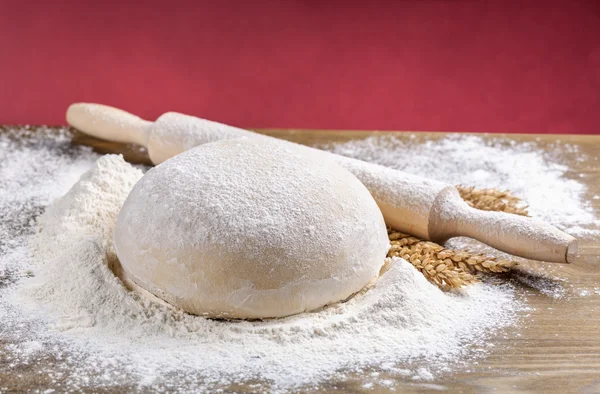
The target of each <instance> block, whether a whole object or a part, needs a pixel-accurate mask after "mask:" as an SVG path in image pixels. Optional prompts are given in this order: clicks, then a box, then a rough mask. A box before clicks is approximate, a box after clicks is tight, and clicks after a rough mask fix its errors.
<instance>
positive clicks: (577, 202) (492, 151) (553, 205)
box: [330, 135, 600, 237]
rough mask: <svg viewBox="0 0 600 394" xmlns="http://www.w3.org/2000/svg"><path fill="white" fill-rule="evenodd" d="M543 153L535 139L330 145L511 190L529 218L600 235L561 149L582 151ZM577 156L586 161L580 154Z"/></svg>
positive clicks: (453, 179)
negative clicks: (526, 205)
mask: <svg viewBox="0 0 600 394" xmlns="http://www.w3.org/2000/svg"><path fill="white" fill-rule="evenodd" d="M559 148H560V149H554V150H552V149H551V150H550V152H549V153H547V154H542V153H540V150H539V149H538V148H537V147H536V143H535V142H524V143H515V142H514V141H505V140H492V141H491V142H487V143H486V142H484V141H483V140H482V139H481V138H480V137H477V136H468V135H463V136H460V135H455V136H452V137H447V138H443V139H440V140H437V141H426V142H424V143H416V142H415V143H413V142H410V141H406V140H400V139H396V138H393V137H392V136H380V137H370V138H367V139H364V140H355V141H350V142H347V143H344V144H338V145H335V146H332V147H330V149H331V150H332V151H333V152H334V153H338V154H341V155H344V156H350V157H353V158H357V159H361V160H365V161H369V162H372V163H376V164H380V165H384V166H387V167H391V168H395V169H397V170H402V171H406V172H408V173H411V174H418V175H421V176H425V177H429V178H433V179H436V180H439V181H442V182H446V183H450V184H452V185H465V186H475V187H478V188H498V189H501V190H510V191H511V192H512V193H513V194H514V195H516V196H518V197H520V198H522V199H523V200H524V201H526V202H527V204H528V205H529V213H530V215H531V216H533V217H536V218H539V219H541V220H544V221H546V222H548V223H551V224H553V225H555V226H557V227H558V228H560V229H561V230H563V231H566V232H567V233H569V234H571V235H573V236H576V237H589V236H598V235H600V220H599V219H598V218H597V217H596V216H595V214H594V211H593V209H592V206H591V204H590V203H589V199H588V198H586V195H585V193H586V192H587V189H586V187H585V185H584V184H582V183H581V182H579V181H578V180H577V179H571V178H573V177H569V176H568V175H572V174H569V173H568V172H569V168H568V167H567V166H566V165H564V164H562V163H560V157H557V156H558V155H559V151H560V152H561V153H563V152H565V151H566V152H567V153H568V154H572V155H576V156H579V155H578V152H577V147H576V146H575V145H567V144H561V145H559ZM578 158H579V159H582V158H581V157H580V156H579V157H578Z"/></svg>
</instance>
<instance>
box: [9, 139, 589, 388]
mask: <svg viewBox="0 0 600 394" xmlns="http://www.w3.org/2000/svg"><path fill="white" fill-rule="evenodd" d="M19 132H22V130H16V131H15V134H10V133H9V134H8V135H4V134H0V155H1V156H0V212H2V215H4V217H2V220H1V221H0V226H1V227H0V240H1V243H0V252H1V253H0V320H1V321H2V322H3V324H2V325H1V326H0V338H2V339H3V341H4V343H5V344H6V345H3V346H5V347H4V350H6V351H8V353H7V354H5V355H4V356H3V357H4V359H3V360H4V361H6V362H5V363H4V364H3V365H2V366H0V374H3V373H6V374H9V373H11V371H13V370H14V371H19V370H20V369H22V368H23V366H24V365H28V364H34V365H35V366H36V367H35V368H36V373H37V374H38V375H39V379H40V381H46V382H48V383H47V386H49V387H53V388H55V389H57V390H58V391H65V390H69V389H75V390H77V389H81V388H103V387H120V388H123V389H124V390H125V389H135V388H143V389H145V390H150V389H155V390H173V391H178V390H183V391H185V390H186V389H187V390H190V389H191V388H193V389H195V390H200V389H217V388H228V387H229V388H232V387H233V388H235V387H236V386H235V384H238V383H242V382H246V384H247V386H246V388H248V387H252V388H254V389H256V390H261V389H274V390H288V389H303V390H307V389H311V388H314V387H316V386H317V385H318V384H319V383H322V382H324V381H330V382H343V381H344V380H346V379H349V378H351V377H352V376H353V374H355V373H359V374H360V375H359V376H360V380H361V381H362V383H363V384H364V386H363V387H365V388H370V387H376V386H377V385H383V386H386V387H387V386H389V385H390V384H392V383H393V381H392V380H389V379H390V378H392V379H393V378H394V377H400V378H402V379H405V380H406V379H408V380H414V381H429V380H432V379H435V376H438V374H441V373H445V372H450V371H452V370H455V369H456V368H460V365H461V363H465V362H467V361H468V360H470V359H472V358H473V357H475V355H476V354H477V355H481V354H484V353H485V352H486V351H488V347H487V346H486V344H487V340H488V339H489V338H490V337H491V336H493V335H498V334H502V333H503V332H505V331H503V329H505V328H507V327H509V326H511V325H514V324H516V322H517V315H518V312H519V311H520V310H522V309H523V305H522V303H521V302H520V301H518V300H517V296H516V293H515V289H514V288H513V287H512V286H511V285H508V284H507V285H492V284H486V283H482V284H478V285H473V286H470V287H469V288H467V289H466V290H465V291H462V292H457V293H451V294H449V293H444V292H442V291H440V290H439V289H438V288H437V287H435V286H433V285H431V284H430V283H429V282H427V281H426V280H425V279H424V277H423V276H422V275H421V274H420V273H418V272H417V271H416V270H415V269H414V268H413V267H412V266H411V265H410V264H408V263H406V262H405V261H403V260H401V259H396V260H394V261H389V262H388V271H387V272H386V273H385V274H384V275H383V276H382V277H381V278H380V280H379V281H378V282H377V284H376V286H375V288H373V289H371V290H369V291H367V292H366V293H364V294H359V295H357V296H355V297H354V298H352V299H351V300H350V301H348V302H346V303H343V304H338V305H334V306H330V307H327V308H325V309H324V310H321V311H317V312H314V313H306V314H302V315H299V316H294V317H288V318H284V319H278V320H272V321H265V322H241V321H240V322H228V321H216V320H208V319H204V318H202V317H196V316H191V315H187V314H183V313H179V312H176V311H173V310H172V309H170V308H167V307H165V306H162V305H158V304H154V303H152V302H150V301H148V300H146V299H144V298H142V297H139V296H137V295H136V294H134V293H132V292H129V291H127V290H126V289H125V288H124V287H123V285H122V284H121V282H120V281H119V280H118V279H117V278H116V277H115V276H114V275H113V273H112V271H111V270H110V269H109V263H110V261H111V257H112V253H113V251H112V245H111V237H110V236H111V231H112V227H113V226H114V221H115V218H116V215H117V214H118V211H119V209H120V207H121V205H122V203H123V201H124V200H125V198H126V197H127V194H128V192H129V191H130V190H131V188H132V187H133V185H134V184H135V182H136V181H137V180H138V179H139V178H140V177H141V175H142V173H141V171H140V170H138V169H136V168H134V167H132V166H131V165H129V164H127V163H126V162H124V161H123V160H122V159H121V158H120V157H119V156H114V155H109V156H104V157H100V156H99V155H97V154H94V153H92V152H91V151H89V150H88V149H85V148H78V149H73V148H71V147H70V145H69V137H68V135H66V134H61V135H59V136H56V135H51V134H47V133H37V134H34V135H31V136H29V139H28V140H26V141H25V142H23V141H20V140H19V139H18V138H14V136H15V135H17V134H18V133H19ZM333 149H334V150H336V151H338V152H341V153H345V154H349V155H352V156H354V157H358V158H363V159H366V160H371V161H377V162H379V163H380V164H385V165H390V166H394V167H396V168H402V169H404V170H407V171H409V172H414V173H419V174H425V175H428V176H432V177H435V178H438V179H441V180H444V181H447V182H451V183H462V184H465V185H477V186H485V187H500V188H505V189H510V190H513V191H515V192H516V194H520V195H522V196H525V197H526V198H527V199H528V201H529V202H530V204H531V212H532V213H535V214H536V215H537V216H540V217H542V218H550V217H551V218H552V222H553V223H555V224H556V225H559V226H561V227H563V228H569V229H578V228H579V229H581V231H582V232H584V233H585V232H586V231H591V230H589V229H591V228H592V227H589V226H588V227H585V224H586V223H589V222H590V221H594V220H596V219H595V217H594V216H593V212H592V211H591V210H590V208H589V207H587V206H586V205H585V203H584V202H583V197H582V196H583V193H584V192H585V190H584V187H583V185H582V184H581V183H579V182H577V181H570V180H568V179H566V178H565V177H564V171H565V168H564V167H561V165H560V164H558V161H552V160H558V159H552V158H547V157H545V156H544V155H543V154H542V153H541V151H539V150H537V149H535V146H534V145H530V146H526V147H505V146H501V145H498V146H489V145H486V144H485V143H484V142H483V141H482V140H481V139H478V138H475V137H462V138H458V139H445V140H441V141H439V142H435V143H428V144H424V145H420V146H411V147H410V148H408V147H406V146H402V145H400V144H397V143H395V144H390V142H389V141H388V142H387V143H386V145H380V144H379V143H378V141H377V140H376V139H369V140H365V141H359V142H355V143H349V144H345V145H342V146H337V147H333ZM402 149H404V150H405V151H402ZM419 152H420V153H419ZM477 155H479V156H478V160H475V161H478V162H479V163H484V166H483V167H482V169H481V171H477V170H475V171H474V172H471V171H469V170H473V169H474V167H473V166H475V164H465V162H463V161H462V159H464V158H467V157H471V158H473V156H477ZM423 156H425V157H423ZM432 156H437V157H440V156H444V158H445V159H446V160H445V161H444V164H443V165H440V162H439V160H438V161H434V162H432V161H431V158H432ZM422 157H423V158H422ZM498 157H501V158H502V159H503V160H502V159H498ZM421 158H422V160H421ZM428 158H429V160H428ZM96 160H97V161H96ZM508 163H510V164H508ZM528 166H529V169H527V167H528ZM512 171H515V172H517V171H520V175H519V176H512V175H510V174H511V172H512ZM561 171H562V172H563V173H561ZM81 175H83V176H82V177H81V179H80V180H79V181H77V179H78V178H79V176H81ZM539 177H546V178H544V179H545V180H546V181H548V182H546V183H544V184H542V183H541V182H540V181H538V178H539ZM550 177H551V179H550ZM71 186H72V188H71ZM69 188H70V191H69ZM540 188H542V189H543V188H546V189H545V191H546V192H548V193H551V194H552V195H553V196H558V197H552V198H560V207H556V206H553V207H552V208H550V207H549V205H548V204H547V203H546V202H545V201H544V200H543V199H541V198H540V199H537V200H536V199H535V195H536V193H539V194H543V193H544V190H539V189H540ZM533 189H538V190H533ZM57 197H60V198H59V199H58V200H57V201H56V202H54V203H53V204H52V205H50V206H48V205H49V204H50V203H51V202H52V200H53V199H55V198H57ZM44 209H45V213H44V214H43V215H41V216H38V215H39V213H40V212H41V211H43V210H44ZM552 212H555V214H554V215H553V214H552ZM561 212H562V213H561ZM36 216H38V218H37V224H36V223H35V220H34V217H36ZM596 223H597V221H596ZM502 335H504V334H502ZM371 370H377V371H383V372H385V378H380V377H379V376H383V374H382V375H379V374H378V373H376V372H369V371H371ZM2 389H3V387H0V391H2Z"/></svg>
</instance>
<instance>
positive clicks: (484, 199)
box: [456, 185, 529, 216]
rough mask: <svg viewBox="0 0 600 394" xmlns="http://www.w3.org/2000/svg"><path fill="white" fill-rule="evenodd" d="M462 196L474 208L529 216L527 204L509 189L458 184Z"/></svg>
mask: <svg viewBox="0 0 600 394" xmlns="http://www.w3.org/2000/svg"><path fill="white" fill-rule="evenodd" d="M456 188H457V189H458V192H459V193H460V196H461V197H462V198H463V200H465V201H466V202H467V204H469V205H470V206H472V207H473V208H477V209H481V210H484V211H499V212H507V213H514V214H515V215H522V216H529V213H528V212H527V206H526V205H524V204H523V202H522V201H521V200H520V199H519V197H516V196H513V195H512V194H511V193H510V192H509V191H501V190H498V189H475V188H474V187H467V186H461V185H458V186H456Z"/></svg>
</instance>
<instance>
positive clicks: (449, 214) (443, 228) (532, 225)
mask: <svg viewBox="0 0 600 394" xmlns="http://www.w3.org/2000/svg"><path fill="white" fill-rule="evenodd" d="M456 236H466V237H471V238H475V239H477V240H479V241H481V242H483V243H485V244H487V245H489V246H492V247H494V248H496V249H498V250H501V251H503V252H507V253H510V254H514V255H517V256H521V257H525V258H528V259H533V260H541V261H547V262H552V263H572V262H573V260H574V259H575V257H576V256H577V240H576V239H575V238H573V237H572V236H570V235H568V234H567V233H564V232H562V231H560V230H559V229H557V228H556V227H554V226H551V225H550V224H547V223H544V222H540V221H537V220H535V219H532V218H529V217H525V216H520V215H515V214H510V213H506V212H492V211H482V210H479V209H475V208H472V207H470V206H468V205H467V203H466V202H464V201H463V200H462V199H461V198H460V195H459V194H458V192H457V191H453V190H450V189H448V190H446V191H444V192H443V193H441V194H440V196H439V199H438V200H437V201H436V203H435V207H434V209H433V210H432V214H431V218H430V237H431V239H432V240H433V241H438V242H443V241H445V240H447V239H448V238H451V237H456Z"/></svg>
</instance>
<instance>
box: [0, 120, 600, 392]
mask: <svg viewBox="0 0 600 394" xmlns="http://www.w3.org/2000/svg"><path fill="white" fill-rule="evenodd" d="M259 131H260V132H262V133H265V134H269V135H272V136H275V137H279V138H284V139H288V140H291V141H295V142H299V143H303V144H310V145H319V144H326V143H329V142H344V141H348V140H352V139H362V138H366V137H367V136H372V135H374V134H373V132H360V131H322V130H259ZM0 132H1V130H0ZM411 134H412V133H401V132H398V133H396V135H397V137H398V138H409V136H410V135H411ZM446 135H447V133H417V134H416V140H417V141H424V140H432V139H438V138H442V137H444V136H446ZM483 136H484V138H490V137H492V136H486V135H483ZM493 137H495V138H497V137H502V138H508V139H512V140H515V141H537V142H538V143H539V144H540V146H541V147H542V148H544V147H549V146H550V145H551V144H552V143H553V142H555V141H556V140H561V141H563V142H568V143H571V144H576V145H578V146H579V149H580V152H581V153H583V154H585V156H587V157H588V159H587V160H585V161H576V160H574V159H573V160H570V161H569V162H568V165H569V167H570V171H568V173H567V176H570V177H573V178H575V177H577V179H578V180H579V181H580V182H584V183H585V184H587V186H588V191H587V195H586V198H588V199H589V200H590V201H592V203H593V207H594V209H595V211H596V212H597V214H598V215H600V199H595V200H592V197H593V196H594V195H600V137H599V136H583V135H523V134H510V135H498V134H495V135H493ZM74 143H76V144H87V145H91V146H93V147H94V148H95V149H96V150H97V151H99V152H101V153H123V154H124V156H125V158H126V159H127V160H129V161H131V162H135V163H148V158H147V156H146V154H145V152H144V151H142V150H139V149H137V148H135V147H132V146H125V145H120V144H114V143H107V142H104V141H99V140H96V139H94V138H91V137H87V136H85V135H83V134H79V133H76V134H75V136H74ZM579 174H584V177H583V178H581V177H579ZM522 266H523V267H524V268H523V269H524V270H526V271H531V272H535V271H536V269H537V268H539V267H542V266H544V267H545V272H547V273H549V274H551V275H552V274H556V276H559V277H561V278H564V279H566V280H567V281H568V285H569V286H574V288H577V287H586V288H594V287H600V239H594V240H583V241H581V242H580V256H579V257H578V258H577V260H576V262H575V263H574V264H572V265H569V266H564V265H550V264H543V263H538V262H533V261H530V262H526V264H523V265H522ZM519 292H522V293H524V294H526V296H527V298H528V301H529V306H531V307H532V308H534V310H532V311H531V312H529V316H528V317H526V320H525V318H524V322H523V324H521V325H520V326H519V327H518V328H517V329H516V330H517V331H518V332H515V333H511V332H507V333H505V334H506V335H498V336H497V337H496V338H494V339H492V340H491V342H490V347H489V352H490V353H489V355H487V356H486V357H485V358H483V359H481V360H479V361H478V362H477V363H476V364H473V365H470V366H468V367H467V368H465V369H464V370H463V371H462V372H459V373H456V374H453V375H448V376H442V377H441V378H440V379H437V380H435V381H434V382H433V384H431V385H428V384H425V385H424V384H418V383H414V382H411V381H401V382H399V383H398V384H399V386H398V388H397V391H398V392H428V391H431V392H438V391H439V390H440V389H446V390H448V391H450V392H465V393H470V392H492V391H494V392H508V391H511V392H514V391H521V392H555V393H566V392H574V391H577V392H584V393H600V295H598V294H592V295H589V296H585V297H580V296H579V297H565V298H562V299H554V298H551V297H548V296H545V295H543V294H541V293H539V292H538V291H537V290H535V289H530V288H525V287H523V288H522V289H520V290H519ZM1 349H2V341H1V339H0V351H1ZM22 373H23V377H22V378H19V379H15V378H14V377H10V376H9V377H7V376H2V375H0V381H2V380H4V379H14V381H12V382H9V383H12V384H8V385H7V384H5V382H4V381H3V382H2V383H3V386H8V387H13V388H14V389H15V390H17V391H18V390H27V389H33V388H38V389H45V388H49V387H47V386H46V385H45V384H44V383H43V382H39V381H35V380H34V379H33V376H32V378H31V379H28V376H29V372H28V371H27V370H24V371H22ZM362 383H363V382H362V380H361V376H359V375H355V376H351V377H350V380H349V381H346V382H327V383H325V384H324V385H323V388H324V389H325V390H326V391H328V392H363V391H364V392H371V393H372V392H378V391H377V390H364V389H362V388H361V386H362ZM236 389H237V391H243V390H244V388H243V387H236ZM379 390H383V389H379ZM105 391H106V390H103V392H105ZM120 391H121V390H115V392H120Z"/></svg>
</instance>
